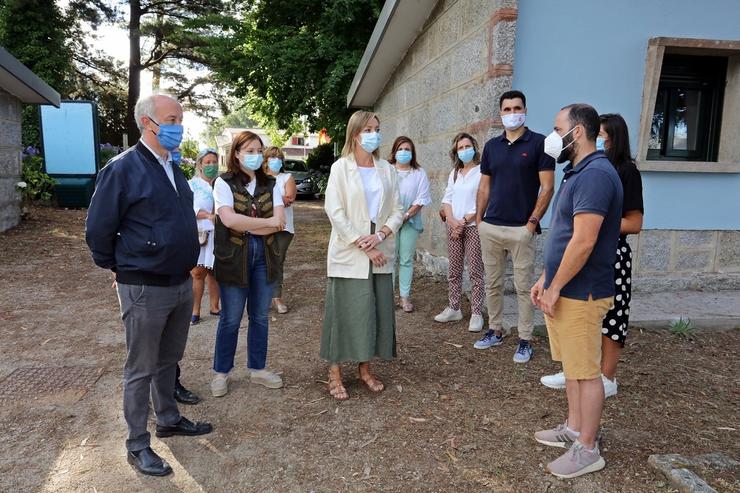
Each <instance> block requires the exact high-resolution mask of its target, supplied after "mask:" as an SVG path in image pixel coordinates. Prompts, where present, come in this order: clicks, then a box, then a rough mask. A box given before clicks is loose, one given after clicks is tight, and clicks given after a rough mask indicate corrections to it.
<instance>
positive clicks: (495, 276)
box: [474, 91, 555, 363]
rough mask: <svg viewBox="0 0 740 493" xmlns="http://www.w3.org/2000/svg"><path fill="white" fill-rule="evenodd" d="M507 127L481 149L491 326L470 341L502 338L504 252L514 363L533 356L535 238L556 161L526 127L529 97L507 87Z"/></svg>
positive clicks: (480, 204) (485, 344)
mask: <svg viewBox="0 0 740 493" xmlns="http://www.w3.org/2000/svg"><path fill="white" fill-rule="evenodd" d="M499 108H500V110H501V121H502V122H503V124H504V128H505V131H504V133H502V134H501V135H499V136H498V137H494V138H492V139H491V140H489V141H488V142H486V145H485V147H484V149H483V157H482V158H481V165H480V171H481V180H480V185H479V187H478V198H477V211H478V217H477V221H478V231H479V234H480V242H481V252H482V254H483V265H484V267H485V271H486V302H487V305H488V317H489V320H488V321H489V327H490V328H489V330H488V332H486V334H485V335H484V336H483V338H482V339H481V340H479V341H477V342H476V343H475V344H474V347H475V348H476V349H487V348H489V347H491V346H498V345H500V344H501V343H502V341H503V338H504V327H503V305H504V289H503V284H504V283H503V280H504V275H505V274H506V254H507V253H508V254H509V255H511V261H512V264H513V266H514V287H515V288H516V293H517V304H518V305H519V320H518V323H517V332H518V333H519V345H518V347H517V350H516V352H515V353H514V361H515V362H517V363H526V362H527V361H529V360H530V358H531V357H532V353H533V350H532V346H531V344H530V342H529V341H530V339H531V338H532V330H533V328H534V306H533V305H532V302H531V301H530V299H529V290H530V288H531V287H532V275H533V274H534V256H535V238H536V237H537V234H538V233H540V226H539V222H540V218H542V216H544V215H545V211H547V206H548V205H549V204H550V199H551V198H552V193H553V183H554V180H555V173H554V170H555V160H554V159H553V158H551V157H550V156H548V155H547V154H545V151H544V145H543V143H544V141H545V136H544V135H540V134H538V133H535V132H532V131H531V130H529V129H528V128H527V127H525V126H524V120H525V117H526V114H527V99H526V98H525V96H524V94H523V93H522V92H520V91H507V92H505V93H503V94H502V95H501V98H500V99H499Z"/></svg>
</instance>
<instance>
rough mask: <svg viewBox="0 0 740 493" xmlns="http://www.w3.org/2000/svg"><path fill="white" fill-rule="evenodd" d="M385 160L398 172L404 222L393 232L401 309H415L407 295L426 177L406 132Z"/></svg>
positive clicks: (424, 202) (426, 195)
mask: <svg viewBox="0 0 740 493" xmlns="http://www.w3.org/2000/svg"><path fill="white" fill-rule="evenodd" d="M388 162H389V163H391V164H393V165H394V166H395V168H396V174H397V175H398V190H399V193H400V196H401V206H402V207H403V211H404V213H403V226H401V230H400V231H399V232H398V235H397V236H396V255H397V256H398V292H399V294H400V298H401V308H403V311H404V312H407V313H409V312H412V311H414V305H413V304H412V303H411V300H410V299H409V296H410V294H411V281H412V279H413V277H414V258H415V257H416V241H417V239H418V238H419V234H421V232H422V231H424V226H423V224H422V220H421V208H422V207H424V206H425V205H428V204H431V203H432V198H431V196H430V195H429V178H428V177H427V173H426V171H424V170H423V169H422V168H421V166H420V165H419V163H418V162H417V161H416V146H414V142H413V141H412V140H411V139H410V138H408V137H405V136H400V137H397V138H396V140H395V141H394V142H393V146H392V147H391V155H390V157H389V158H388Z"/></svg>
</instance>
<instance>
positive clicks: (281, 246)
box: [262, 146, 298, 313]
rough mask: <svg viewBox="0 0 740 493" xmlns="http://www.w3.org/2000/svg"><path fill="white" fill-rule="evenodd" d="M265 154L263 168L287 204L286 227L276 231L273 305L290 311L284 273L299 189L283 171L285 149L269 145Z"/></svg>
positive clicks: (293, 232) (281, 310)
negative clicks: (285, 297) (285, 295)
mask: <svg viewBox="0 0 740 493" xmlns="http://www.w3.org/2000/svg"><path fill="white" fill-rule="evenodd" d="M264 156H265V159H264V162H263V163H262V168H263V169H264V170H265V173H267V174H268V175H270V176H274V177H275V181H276V182H277V186H278V188H280V194H281V195H282V197H283V205H284V206H285V229H284V230H283V231H278V232H277V233H275V241H276V242H277V250H278V261H279V265H278V266H277V269H278V270H277V273H276V278H275V289H274V290H273V293H272V305H273V306H274V307H275V309H276V310H277V312H278V313H288V306H287V305H286V304H285V302H284V301H283V273H284V265H285V255H286V254H287V253H288V247H289V246H290V243H291V242H292V241H293V236H295V228H294V225H293V207H292V205H293V202H295V197H296V194H297V193H298V189H297V188H296V186H295V180H294V179H293V175H291V174H290V173H285V172H284V171H282V169H283V163H285V154H283V151H281V150H280V148H279V147H275V146H271V147H268V148H267V149H265V152H264Z"/></svg>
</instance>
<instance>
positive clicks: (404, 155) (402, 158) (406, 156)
mask: <svg viewBox="0 0 740 493" xmlns="http://www.w3.org/2000/svg"><path fill="white" fill-rule="evenodd" d="M412 156H413V154H411V151H407V150H401V151H396V162H397V163H398V164H409V163H410V162H411V158H412Z"/></svg>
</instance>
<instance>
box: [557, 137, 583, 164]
mask: <svg viewBox="0 0 740 493" xmlns="http://www.w3.org/2000/svg"><path fill="white" fill-rule="evenodd" d="M568 144H570V147H568V148H567V149H563V150H562V151H561V152H560V155H559V156H558V159H557V163H558V164H563V163H564V162H566V161H571V162H572V161H573V159H572V158H573V156H575V153H576V146H577V145H578V144H577V143H576V142H573V141H572V140H571V141H570V142H568ZM568 144H566V145H568Z"/></svg>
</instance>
